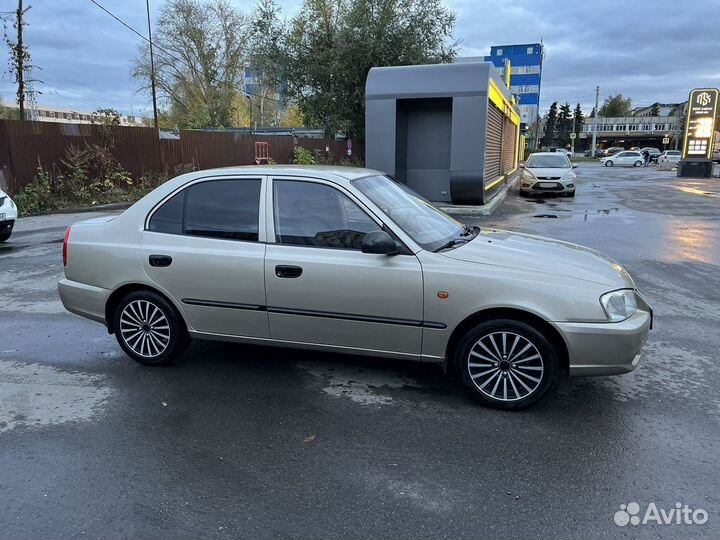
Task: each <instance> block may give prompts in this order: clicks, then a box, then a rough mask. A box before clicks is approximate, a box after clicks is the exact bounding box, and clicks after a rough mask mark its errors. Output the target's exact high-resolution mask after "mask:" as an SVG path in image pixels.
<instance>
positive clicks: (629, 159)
mask: <svg viewBox="0 0 720 540" xmlns="http://www.w3.org/2000/svg"><path fill="white" fill-rule="evenodd" d="M600 163H602V164H603V165H605V166H606V167H613V166H615V165H619V166H625V167H642V166H643V165H644V164H645V158H643V155H642V154H641V153H640V152H631V151H630V150H626V151H624V152H618V153H617V154H613V155H612V156H610V157H604V158H600Z"/></svg>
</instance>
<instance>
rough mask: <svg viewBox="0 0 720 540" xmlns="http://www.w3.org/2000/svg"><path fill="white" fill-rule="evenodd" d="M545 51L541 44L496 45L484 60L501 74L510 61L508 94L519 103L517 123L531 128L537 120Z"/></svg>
mask: <svg viewBox="0 0 720 540" xmlns="http://www.w3.org/2000/svg"><path fill="white" fill-rule="evenodd" d="M544 54H545V50H544V48H543V44H542V43H526V44H522V45H495V46H494V47H491V48H490V56H486V57H485V58H484V59H485V61H486V62H492V63H493V64H494V65H495V67H496V68H498V69H499V70H501V71H503V70H504V69H505V60H509V61H510V92H512V93H513V94H514V95H515V96H516V97H517V100H518V107H519V109H520V121H521V122H523V123H525V124H527V125H530V124H532V123H533V122H535V121H536V120H537V118H538V108H539V106H540V80H541V77H542V64H543V56H544Z"/></svg>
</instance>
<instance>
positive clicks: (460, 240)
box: [433, 238, 470, 253]
mask: <svg viewBox="0 0 720 540" xmlns="http://www.w3.org/2000/svg"><path fill="white" fill-rule="evenodd" d="M469 241H470V240H468V239H467V238H453V239H452V240H450V241H449V242H446V243H444V244H443V245H442V246H440V247H439V248H435V249H433V253H437V252H438V251H442V250H443V249H450V248H451V247H455V246H459V245H461V244H467V243H468V242H469Z"/></svg>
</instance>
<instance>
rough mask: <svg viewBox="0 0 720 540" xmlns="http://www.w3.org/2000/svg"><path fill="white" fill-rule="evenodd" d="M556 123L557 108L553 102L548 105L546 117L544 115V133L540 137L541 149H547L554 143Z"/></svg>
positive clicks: (555, 102)
mask: <svg viewBox="0 0 720 540" xmlns="http://www.w3.org/2000/svg"><path fill="white" fill-rule="evenodd" d="M557 122H558V106H557V101H553V104H552V105H550V109H549V110H548V113H547V115H545V133H544V135H543V137H542V141H541V145H542V146H543V147H549V146H552V145H553V142H554V141H555V134H556V130H557Z"/></svg>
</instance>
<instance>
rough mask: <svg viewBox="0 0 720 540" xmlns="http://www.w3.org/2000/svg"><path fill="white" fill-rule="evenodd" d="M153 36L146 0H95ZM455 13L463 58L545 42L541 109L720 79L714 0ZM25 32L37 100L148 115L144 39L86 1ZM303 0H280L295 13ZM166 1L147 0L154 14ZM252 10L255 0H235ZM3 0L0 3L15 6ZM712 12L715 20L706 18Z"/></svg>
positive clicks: (42, 9)
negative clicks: (141, 70) (135, 66)
mask: <svg viewBox="0 0 720 540" xmlns="http://www.w3.org/2000/svg"><path fill="white" fill-rule="evenodd" d="M99 2H100V3H101V4H103V5H104V6H106V7H107V8H108V9H110V10H111V11H113V12H114V13H115V14H116V15H118V16H119V17H120V18H122V19H123V20H125V21H126V22H127V23H128V24H130V25H131V26H133V27H134V28H136V29H137V30H139V31H141V32H143V33H145V31H146V29H147V22H146V19H145V0H99ZM446 2H447V4H448V5H449V6H451V7H452V8H453V9H454V10H455V11H456V12H457V15H458V20H457V25H456V28H455V37H456V38H457V39H458V40H460V41H461V45H460V55H461V56H480V55H486V54H489V49H490V46H491V45H496V44H497V45H501V44H502V45H505V44H512V43H532V42H538V41H540V39H542V40H543V43H544V44H545V46H546V57H545V64H544V69H543V76H542V77H543V79H542V95H541V99H542V103H541V108H542V110H543V111H544V110H545V109H546V108H547V107H548V106H549V104H550V103H551V102H553V101H560V102H564V101H566V100H567V101H569V102H570V103H571V104H574V103H576V102H578V101H579V102H580V103H581V104H582V105H583V109H584V110H586V112H589V111H590V109H591V108H592V105H593V100H594V91H595V85H599V86H600V96H601V101H602V98H603V97H604V96H607V95H609V94H614V93H618V92H620V93H622V94H623V95H624V96H626V97H631V98H632V99H633V103H634V104H635V105H648V104H651V103H652V102H654V101H660V102H679V101H684V100H685V99H687V94H688V92H689V90H690V89H691V88H693V87H700V86H710V87H719V86H720V54H718V51H720V26H719V25H718V20H719V19H720V15H718V11H717V9H716V8H713V7H712V6H711V4H712V3H713V2H709V1H708V0H686V1H685V2H677V1H669V0H630V1H628V0H624V1H616V0H604V1H603V2H600V3H596V4H595V5H593V4H591V3H589V2H571V1H563V2H559V1H557V0H514V1H513V2H494V1H489V0H488V1H486V0H446ZM27 3H28V4H32V9H31V10H30V11H29V13H28V14H27V21H28V23H29V27H28V28H27V29H26V32H25V40H26V43H27V44H28V46H29V47H30V51H31V54H32V57H33V64H35V65H37V66H39V67H40V68H42V69H38V70H36V71H35V73H34V76H35V78H37V79H39V80H41V81H42V84H40V83H37V84H36V88H38V89H39V90H41V91H42V95H40V96H39V97H38V102H39V103H40V104H47V105H51V106H56V107H67V108H70V109H74V110H78V111H92V110H94V109H96V108H98V107H113V108H116V109H118V110H120V111H121V112H123V113H126V114H129V113H131V112H134V113H135V114H145V115H148V116H150V99H149V97H148V96H146V95H144V94H140V93H138V92H137V87H138V84H137V81H135V80H134V79H133V78H132V77H131V76H130V66H131V62H132V59H133V58H134V57H135V55H136V54H137V48H138V44H139V43H140V38H138V37H137V36H135V35H134V34H133V33H132V32H130V31H129V30H127V29H126V28H124V27H122V26H121V25H120V24H119V23H118V22H117V21H115V20H113V19H112V18H111V17H109V16H108V15H107V14H106V13H104V12H102V11H101V10H100V9H98V8H97V7H96V6H95V5H93V4H92V3H91V2H90V1H89V0H32V2H30V1H27ZM298 3H299V2H296V1H292V0H280V1H279V4H280V5H281V7H282V8H283V11H284V13H285V14H288V15H292V14H293V13H294V12H295V9H296V7H295V6H296V5H297V4H298ZM160 4H161V0H151V5H152V7H153V10H154V11H156V10H157V9H158V8H159V6H160ZM235 4H236V5H237V6H238V7H239V8H240V9H242V10H245V11H249V10H250V9H251V8H252V6H253V5H254V2H250V1H240V0H235ZM16 6H17V3H16V2H15V0H0V11H3V12H4V11H9V10H12V9H15V7H16ZM703 11H707V13H708V16H702V12H703ZM0 67H2V80H1V81H0V96H1V97H2V99H3V102H5V103H8V102H12V101H14V93H15V89H14V87H13V83H12V80H11V77H10V75H9V73H8V72H7V48H6V47H4V46H3V47H2V53H1V54H0Z"/></svg>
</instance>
